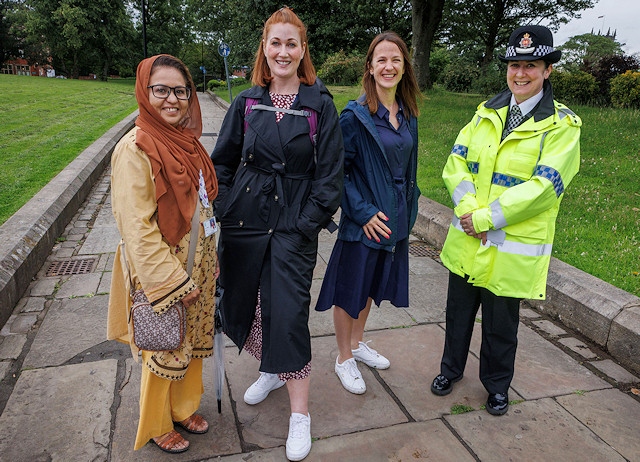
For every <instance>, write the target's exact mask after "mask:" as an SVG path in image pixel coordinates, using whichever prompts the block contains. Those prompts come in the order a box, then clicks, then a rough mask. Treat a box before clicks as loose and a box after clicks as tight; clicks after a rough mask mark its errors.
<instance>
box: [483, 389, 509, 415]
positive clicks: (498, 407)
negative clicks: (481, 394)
mask: <svg viewBox="0 0 640 462" xmlns="http://www.w3.org/2000/svg"><path fill="white" fill-rule="evenodd" d="M508 409H509V396H508V395H507V394H506V393H489V398H488V399H487V412H488V413H489V414H491V415H502V414H504V413H506V412H507V410H508Z"/></svg>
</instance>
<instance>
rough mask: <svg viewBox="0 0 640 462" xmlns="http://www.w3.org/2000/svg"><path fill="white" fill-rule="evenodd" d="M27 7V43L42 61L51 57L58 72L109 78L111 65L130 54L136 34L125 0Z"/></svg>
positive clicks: (38, 0) (62, 0) (38, 1)
mask: <svg viewBox="0 0 640 462" xmlns="http://www.w3.org/2000/svg"><path fill="white" fill-rule="evenodd" d="M28 5H29V7H30V9H29V12H28V15H27V20H26V33H27V42H28V44H30V45H31V46H32V49H33V50H34V53H39V54H41V56H40V57H39V59H40V60H43V59H48V58H49V57H51V58H52V64H53V66H54V67H55V68H56V69H57V70H58V71H59V72H60V71H61V72H62V73H64V74H67V75H69V76H71V77H73V78H77V77H78V76H79V75H81V74H86V73H89V72H93V73H96V74H99V75H101V76H102V77H103V78H106V76H107V75H108V71H109V69H110V67H111V66H112V64H113V63H114V62H118V61H122V59H124V58H126V56H127V55H128V54H129V53H127V51H128V50H129V49H130V48H129V46H130V43H131V39H132V37H133V35H134V31H133V26H132V23H131V20H130V18H129V17H128V16H127V14H126V10H125V7H124V4H123V1H122V0H29V3H28ZM37 45H40V46H37ZM31 58H32V59H37V56H35V55H32V56H31Z"/></svg>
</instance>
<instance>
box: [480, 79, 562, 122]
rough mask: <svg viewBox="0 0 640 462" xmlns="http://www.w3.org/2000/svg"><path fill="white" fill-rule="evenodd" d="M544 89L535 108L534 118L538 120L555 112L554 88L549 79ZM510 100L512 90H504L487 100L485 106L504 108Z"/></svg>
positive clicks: (497, 108)
mask: <svg viewBox="0 0 640 462" xmlns="http://www.w3.org/2000/svg"><path fill="white" fill-rule="evenodd" d="M542 89H543V90H544V95H543V96H542V99H541V100H540V102H539V103H538V105H537V106H536V107H535V108H534V109H533V120H534V121H536V122H539V121H541V120H544V119H546V118H547V117H550V116H552V115H553V114H555V109H554V105H553V88H552V87H551V83H550V82H549V79H546V80H545V81H544V84H543V86H542ZM510 102H511V90H504V91H503V92H500V93H498V94H497V95H496V96H494V97H493V98H491V99H490V100H489V101H487V102H486V103H485V107H488V108H490V109H495V110H496V111H497V110H499V109H502V108H504V107H505V106H507V107H508V106H509V103H510Z"/></svg>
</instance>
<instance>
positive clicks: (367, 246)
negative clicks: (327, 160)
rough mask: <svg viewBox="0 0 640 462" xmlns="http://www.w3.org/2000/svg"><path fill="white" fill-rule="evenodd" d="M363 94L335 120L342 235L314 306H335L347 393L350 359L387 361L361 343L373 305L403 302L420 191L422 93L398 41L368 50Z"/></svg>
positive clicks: (353, 387)
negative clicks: (341, 153)
mask: <svg viewBox="0 0 640 462" xmlns="http://www.w3.org/2000/svg"><path fill="white" fill-rule="evenodd" d="M362 85H363V90H364V94H363V95H362V96H361V97H360V98H359V99H358V100H357V101H350V102H349V103H348V104H347V106H346V107H345V109H344V110H343V111H342V113H341V115H340V127H341V129H342V136H343V139H344V147H345V159H344V193H343V196H342V202H341V208H342V214H341V219H340V230H339V233H338V239H337V242H336V244H335V247H334V248H333V252H332V254H331V258H330V260H329V265H328V268H327V272H326V275H325V278H324V282H323V284H322V289H321V291H320V296H319V298H318V302H317V305H316V310H317V311H325V310H328V309H329V308H331V307H332V306H333V307H334V310H333V320H334V326H335V331H336V340H337V343H338V350H339V355H338V357H337V358H336V364H335V371H336V374H337V375H338V377H339V378H340V381H341V383H342V385H343V386H344V387H345V388H346V389H347V390H348V391H350V392H351V393H356V394H362V393H364V392H365V391H366V386H365V383H364V380H363V379H362V375H361V374H360V371H359V370H358V366H357V364H356V360H358V361H361V362H364V363H365V364H367V365H368V366H370V367H374V368H377V369H386V368H388V367H389V365H390V363H389V361H388V360H387V358H385V357H384V356H382V355H380V354H379V353H378V352H377V351H375V350H374V349H373V348H371V347H369V346H368V342H366V343H365V342H364V341H363V335H364V328H365V323H366V321H367V317H368V316H369V311H370V309H371V303H372V302H375V304H376V305H378V306H379V305H380V303H381V302H382V301H383V300H389V301H390V302H391V303H392V304H393V305H395V306H397V307H407V306H408V305H409V232H410V230H411V228H412V226H413V224H414V222H415V219H416V215H417V210H418V197H419V196H420V190H419V189H418V187H417V185H416V169H417V157H418V121H417V116H418V104H417V99H418V97H419V96H420V90H419V88H418V84H417V81H416V78H415V74H414V71H413V68H412V66H411V62H410V58H409V50H408V48H407V45H406V44H405V43H404V41H403V40H402V39H401V38H400V37H399V36H398V35H397V34H396V33H394V32H384V33H382V34H379V35H378V36H376V37H375V38H374V39H373V41H372V42H371V44H370V46H369V51H368V52H367V57H366V64H365V72H364V75H363V78H362Z"/></svg>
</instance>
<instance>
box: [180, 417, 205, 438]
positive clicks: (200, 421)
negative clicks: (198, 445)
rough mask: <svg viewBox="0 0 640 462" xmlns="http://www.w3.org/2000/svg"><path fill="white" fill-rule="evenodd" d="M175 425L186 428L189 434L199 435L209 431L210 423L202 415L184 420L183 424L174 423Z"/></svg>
mask: <svg viewBox="0 0 640 462" xmlns="http://www.w3.org/2000/svg"><path fill="white" fill-rule="evenodd" d="M174 424H176V425H178V426H180V427H182V428H184V429H185V430H186V431H188V432H189V433H195V434H197V435H201V434H203V433H207V432H208V431H209V423H208V422H207V421H206V420H204V417H202V416H201V415H200V414H192V415H191V417H188V418H186V419H184V420H183V421H182V422H174ZM202 427H204V430H201V428H202Z"/></svg>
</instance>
